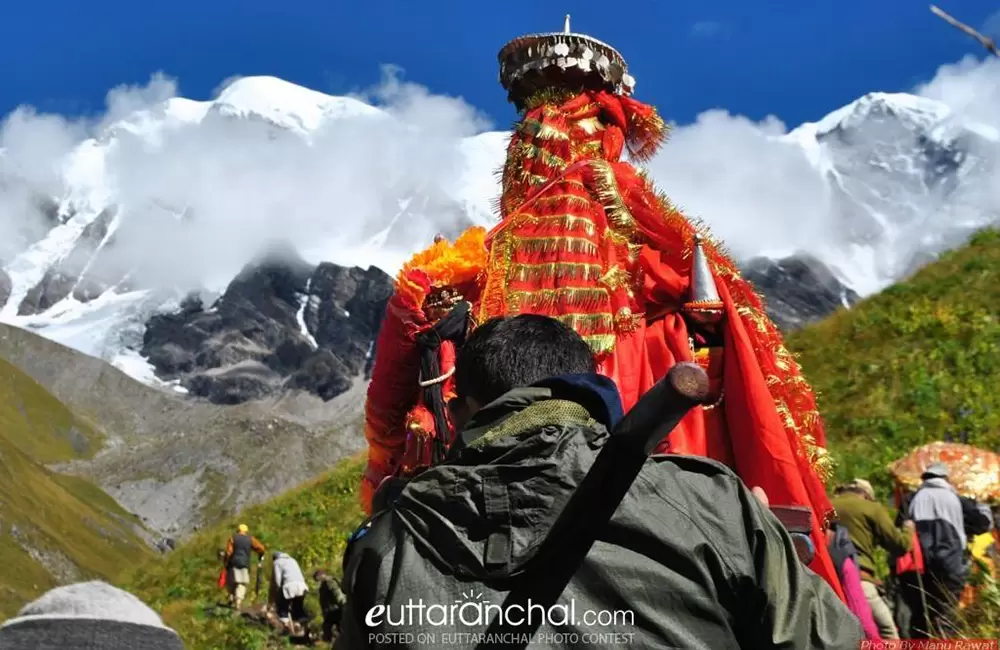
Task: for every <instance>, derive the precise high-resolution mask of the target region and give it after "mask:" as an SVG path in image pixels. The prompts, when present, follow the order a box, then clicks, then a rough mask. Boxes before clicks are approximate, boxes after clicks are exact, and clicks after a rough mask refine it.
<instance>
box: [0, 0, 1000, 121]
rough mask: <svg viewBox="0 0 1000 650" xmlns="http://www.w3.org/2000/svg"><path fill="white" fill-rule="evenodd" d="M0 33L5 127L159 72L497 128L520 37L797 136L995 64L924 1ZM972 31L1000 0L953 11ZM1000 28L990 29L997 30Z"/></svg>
mask: <svg viewBox="0 0 1000 650" xmlns="http://www.w3.org/2000/svg"><path fill="white" fill-rule="evenodd" d="M5 5H7V6H5V7H4V9H3V14H2V19H0V61H3V62H4V63H3V65H2V66H0V114H7V113H9V112H10V111H11V110H13V109H14V108H15V107H16V106H18V105H20V104H30V105H33V106H35V107H37V108H38V109H39V110H40V111H44V112H58V113H64V114H69V115H79V114H88V113H94V112H99V111H101V110H102V108H103V102H104V96H105V94H106V92H107V91H108V89H110V88H112V87H114V86H116V85H119V84H123V83H126V84H142V83H145V82H146V81H147V80H148V79H149V77H150V75H151V74H152V73H154V72H157V71H163V72H164V73H166V74H167V75H169V76H171V77H174V78H176V79H178V80H179V85H180V92H181V94H182V95H184V96H187V97H191V98H194V99H207V98H209V97H210V96H211V94H212V91H213V90H214V89H215V88H216V87H217V86H218V85H219V83H220V82H222V81H223V80H224V79H226V78H228V77H231V76H234V75H256V74H270V75H276V76H279V77H282V78H285V79H288V80H290V81H294V82H296V83H299V84H302V85H306V86H309V87H311V88H315V89H317V90H322V91H324V92H329V93H333V94H337V93H345V92H350V91H354V90H361V89H364V88H367V87H370V86H371V85H373V84H375V83H376V82H377V81H378V80H379V78H380V65H381V64H396V65H398V66H401V67H402V68H403V69H404V70H405V79H406V80H408V81H412V82H416V83H420V84H422V85H425V86H427V87H428V88H429V89H430V90H431V91H432V92H434V93H443V94H449V95H460V96H462V97H464V98H465V99H466V100H467V101H469V102H470V103H472V104H473V105H475V106H476V107H478V108H479V109H481V110H483V111H485V112H486V113H487V114H488V115H489V116H490V117H491V118H493V120H494V121H495V122H496V123H497V125H498V126H501V127H506V126H507V124H508V123H509V122H510V121H511V120H513V119H514V117H515V116H514V113H513V110H512V109H511V108H510V107H509V106H508V105H507V104H506V101H505V97H504V92H503V90H502V89H501V88H500V86H499V83H498V82H497V63H496V53H497V51H498V50H499V48H500V47H501V46H502V45H503V44H504V43H505V42H506V41H507V40H509V39H510V38H513V37H515V36H518V35H520V34H523V33H528V32H533V31H556V30H559V29H561V27H562V19H563V15H564V14H565V13H567V12H568V13H570V14H572V16H573V19H572V20H573V27H574V31H580V32H584V33H589V34H591V35H592V36H595V37H596V38H599V39H601V40H604V41H606V42H608V43H610V44H612V45H613V46H615V47H617V48H618V49H619V50H620V51H621V52H622V53H623V55H624V56H625V58H626V60H627V61H628V62H629V65H630V67H631V71H632V73H633V75H634V76H635V77H636V78H637V89H636V97H638V98H639V99H642V100H644V101H647V102H651V103H654V104H656V105H657V106H658V107H659V109H660V111H661V113H662V114H663V115H664V116H665V117H667V118H668V119H671V120H676V121H678V122H681V123H687V122H690V121H692V120H693V119H694V117H695V116H696V115H697V114H698V113H700V112H702V111H705V110H708V109H712V108H719V107H721V108H726V109H728V110H729V111H731V112H733V113H738V114H743V115H746V116H748V117H750V118H752V119H755V120H758V119H762V118H763V117H765V116H766V115H768V114H775V115H777V116H778V117H780V118H781V119H782V120H784V121H785V122H786V124H788V125H789V126H794V125H797V124H798V123H800V122H802V121H806V120H814V119H817V118H818V117H820V116H822V115H824V114H825V113H827V112H829V111H830V110H832V109H834V108H836V107H838V106H840V105H842V104H844V103H847V102H849V101H851V100H853V99H855V98H856V97H857V96H859V95H861V94H863V93H865V92H868V91H872V90H887V91H896V90H908V89H910V88H911V87H912V86H914V85H915V84H917V83H919V82H921V81H926V80H929V79H930V78H931V77H932V76H933V74H934V72H935V70H936V69H937V68H938V66H939V65H941V64H944V63H950V62H953V61H956V60H958V59H960V58H961V57H962V56H964V55H966V54H968V53H974V54H976V55H980V54H982V50H981V48H980V47H979V46H978V44H977V43H975V42H974V41H973V40H971V39H970V38H968V37H966V36H964V35H962V34H961V33H959V32H958V31H957V30H955V29H953V28H951V27H949V26H948V25H947V24H945V23H944V22H942V21H941V20H940V19H939V18H937V17H935V16H934V15H933V14H931V12H930V11H929V10H928V5H927V4H926V3H925V2H922V1H916V0H877V1H876V0H838V1H837V2H831V1H829V0H810V1H809V2H797V3H793V2H790V1H789V0H784V1H782V2H777V1H776V0H757V1H756V2H746V1H745V0H719V1H715V2H709V1H708V0H702V1H701V2H693V1H688V0H672V1H670V2H667V1H666V0H633V1H632V2H595V1H591V0H587V1H580V0H574V1H573V2H570V1H568V0H567V1H564V2H552V1H551V0H533V1H532V0H507V1H506V2H477V1H471V0H465V1H464V2H459V1H457V0H448V1H444V0H442V1H439V2H428V1H424V2H415V1H413V0H392V1H386V0H370V1H367V2H364V1H362V2H349V3H345V2H342V1H339V0H323V1H316V0H290V1H287V2H279V1H278V0H240V1H234V0H199V1H195V0H172V1H170V2H155V3H153V2H149V3H144V2H137V1H136V0H91V1H90V2H84V1H82V0H35V1H33V2H11V3H5ZM940 6H941V7H942V8H943V9H945V10H946V11H949V12H950V13H952V14H953V15H956V17H958V18H959V19H961V20H964V21H966V22H969V23H971V24H973V25H975V26H977V27H979V26H982V25H984V24H986V23H987V22H989V20H990V16H991V15H993V16H995V15H996V12H997V10H998V9H1000V6H998V4H997V2H996V0H962V2H958V0H941V2H940ZM995 23H996V20H995V19H994V24H995Z"/></svg>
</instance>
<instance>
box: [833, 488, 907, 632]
mask: <svg viewBox="0 0 1000 650" xmlns="http://www.w3.org/2000/svg"><path fill="white" fill-rule="evenodd" d="M831 503H832V504H833V507H834V509H835V510H836V511H837V517H838V518H839V520H840V523H841V524H843V525H844V527H845V528H847V532H848V534H849V535H850V537H851V542H852V543H853V544H854V547H855V548H856V549H857V551H858V557H857V563H858V571H860V572H861V586H862V588H863V589H864V591H865V598H866V599H867V600H868V605H869V606H870V607H871V610H872V616H874V617H875V623H876V624H877V625H878V628H879V636H881V637H882V638H883V639H898V638H899V631H898V630H897V629H896V622H895V621H894V620H893V615H892V610H891V609H890V608H889V604H888V603H887V602H886V601H885V598H884V596H883V595H882V593H881V592H880V590H879V587H880V585H879V582H878V580H877V579H876V577H875V549H876V548H878V547H882V548H884V549H886V550H887V551H889V553H890V554H892V555H902V554H903V553H906V552H907V551H908V550H910V545H911V543H912V541H911V540H912V538H913V532H912V531H913V523H912V522H909V521H906V522H904V524H903V528H897V527H896V526H895V524H894V523H893V521H892V517H891V515H890V514H889V511H888V510H887V509H886V508H885V506H883V505H882V504H880V503H879V502H877V501H876V500H875V490H874V489H873V488H872V485H871V483H869V482H868V481H866V480H864V479H861V478H856V479H854V480H853V481H851V482H850V483H848V484H846V485H842V486H839V487H838V488H837V489H836V491H835V496H834V498H833V499H832V500H831Z"/></svg>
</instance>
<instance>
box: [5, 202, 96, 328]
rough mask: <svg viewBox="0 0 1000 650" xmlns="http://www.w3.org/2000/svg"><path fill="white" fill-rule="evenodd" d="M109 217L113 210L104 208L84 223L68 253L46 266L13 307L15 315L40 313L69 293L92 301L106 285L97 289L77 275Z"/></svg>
mask: <svg viewBox="0 0 1000 650" xmlns="http://www.w3.org/2000/svg"><path fill="white" fill-rule="evenodd" d="M113 218H114V213H113V212H111V211H109V210H105V211H104V212H102V213H101V214H100V215H98V216H97V218H96V219H94V220H93V221H91V222H90V223H89V224H87V227H86V228H84V229H83V233H81V235H80V238H79V239H77V241H76V244H75V245H74V246H73V249H72V250H71V251H70V253H69V255H67V256H66V257H65V258H63V259H62V260H61V261H59V262H58V263H57V264H56V265H54V266H52V267H50V268H49V269H48V270H47V271H46V272H45V275H44V276H43V277H42V279H41V281H40V282H39V283H38V284H36V285H35V286H34V287H32V288H31V289H30V290H29V291H28V293H27V294H26V295H25V296H24V300H22V301H21V304H20V305H19V306H18V308H17V313H18V315H19V316H30V315H33V314H40V313H42V312H44V311H45V310H47V309H49V308H50V307H52V306H53V305H55V304H56V303H57V302H59V301H60V300H63V299H64V298H66V297H68V296H69V295H70V294H73V295H74V297H75V298H76V299H77V300H81V301H84V302H85V301H86V300H92V299H93V298H96V297H97V296H99V295H100V294H101V293H102V292H103V291H104V289H106V288H107V287H103V288H100V289H98V287H96V286H94V285H93V284H92V283H87V284H81V283H80V276H81V275H82V274H83V272H84V271H85V270H86V269H87V267H88V265H89V264H90V262H91V260H93V258H94V255H95V254H96V253H97V251H98V250H99V249H100V247H101V244H102V243H103V242H104V239H105V237H107V235H108V229H109V227H110V226H111V220H112V219H113ZM74 289H75V291H74Z"/></svg>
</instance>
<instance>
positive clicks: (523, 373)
mask: <svg viewBox="0 0 1000 650" xmlns="http://www.w3.org/2000/svg"><path fill="white" fill-rule="evenodd" d="M593 372H596V366H595V364H594V354H593V352H591V350H590V346H589V345H587V342H586V341H584V340H583V338H582V337H581V336H580V335H579V334H577V333H576V332H575V331H574V330H573V329H572V328H570V327H568V326H567V325H564V324H563V323H561V322H560V321H558V320H556V319H554V318H549V317H548V316H539V315H535V314H519V315H517V316H507V317H500V318H493V319H491V320H488V321H486V322H485V323H483V324H482V325H480V326H479V327H478V328H476V330H475V331H473V333H472V334H471V335H470V336H469V338H468V340H466V342H465V345H463V346H462V348H461V350H460V351H459V353H458V358H457V359H456V362H455V392H456V393H457V394H458V397H461V398H467V397H471V398H472V399H474V400H476V401H477V402H478V403H479V404H480V406H485V405H486V404H489V403H490V402H492V401H493V400H495V399H497V398H498V397H500V396H501V395H503V394H504V393H506V392H507V391H509V390H512V389H514V388H519V387H522V386H530V385H531V384H534V383H535V382H538V381H541V380H543V379H548V378H549V377H555V376H558V375H569V374H583V373H593Z"/></svg>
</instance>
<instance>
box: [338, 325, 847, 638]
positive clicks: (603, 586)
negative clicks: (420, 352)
mask: <svg viewBox="0 0 1000 650" xmlns="http://www.w3.org/2000/svg"><path fill="white" fill-rule="evenodd" d="M455 388H456V391H457V394H458V396H457V397H456V398H455V399H454V400H452V402H451V403H450V404H449V407H450V410H451V412H452V415H453V417H454V421H455V423H456V426H457V428H458V430H459V435H458V437H457V438H456V440H455V441H454V443H453V444H452V447H451V448H450V449H449V455H448V458H447V459H446V460H445V462H443V463H442V464H439V465H437V466H435V467H432V468H430V469H427V470H425V471H424V472H423V473H421V474H419V475H417V476H416V477H414V478H412V479H410V480H409V482H408V483H407V484H406V485H405V487H403V488H402V489H401V490H400V489H398V486H393V489H394V490H395V492H396V494H395V497H394V500H387V503H386V507H385V509H383V510H382V511H380V512H377V513H375V514H374V515H373V516H372V517H371V518H370V519H369V520H368V521H367V522H365V524H363V525H362V526H361V527H360V528H359V529H358V531H357V532H356V533H355V534H354V535H353V536H352V541H351V543H350V545H349V548H348V551H347V553H346V555H345V560H344V563H345V572H344V586H345V590H346V593H347V606H346V608H345V611H344V616H343V619H342V622H341V632H340V635H339V636H338V637H337V642H336V643H335V645H334V647H335V648H377V647H394V648H437V647H445V646H447V647H455V648H473V647H524V645H525V644H526V642H527V641H528V640H529V639H526V638H523V637H520V636H519V635H518V634H517V633H516V632H514V633H510V634H507V633H505V634H504V635H496V637H497V638H494V635H492V633H491V632H490V623H491V622H494V623H495V622H496V620H497V617H498V616H502V617H503V620H504V622H506V623H507V624H508V625H513V626H514V628H515V629H524V628H522V627H521V623H522V622H523V623H530V622H531V621H535V622H539V621H540V624H539V625H538V627H537V632H536V633H535V636H534V637H533V638H531V639H530V641H531V642H532V645H531V647H534V648H565V647H571V646H587V647H617V646H622V645H630V646H632V647H637V648H687V649H692V650H697V649H699V648H703V649H706V650H707V649H713V650H714V649H718V648H738V647H740V648H754V649H766V648H778V647H782V648H843V649H844V650H847V649H850V650H855V649H856V648H857V647H858V646H859V644H860V642H861V640H862V639H863V638H864V635H863V633H862V630H861V627H860V625H859V623H858V621H857V619H856V618H855V617H854V616H853V615H852V614H851V612H850V611H849V610H848V609H847V607H846V606H845V605H844V603H842V602H841V601H840V600H839V599H838V597H837V596H836V594H835V593H834V592H833V590H832V589H831V588H830V587H829V585H827V584H826V583H825V582H824V581H823V579H822V578H820V577H819V576H818V575H816V574H814V573H813V572H811V571H810V570H809V569H808V568H807V567H805V566H804V565H803V564H802V563H801V562H800V561H799V560H798V558H797V555H796V551H795V548H794V546H793V543H792V540H791V537H790V536H789V534H788V533H787V531H786V530H785V529H784V527H783V526H782V525H781V523H780V522H779V521H778V520H777V519H776V518H775V516H774V515H773V514H772V513H771V512H770V510H769V509H768V508H767V507H766V506H764V505H763V504H762V503H761V502H760V501H758V499H757V498H755V496H754V494H752V493H751V491H750V490H749V489H748V488H747V487H746V486H745V485H744V484H743V483H742V482H741V481H740V480H739V478H738V477H737V476H736V475H735V474H734V473H733V472H732V471H731V470H730V469H728V468H727V467H725V466H724V465H722V464H721V463H717V462H715V461H711V460H708V459H705V458H700V457H693V456H692V457H688V456H677V455H659V456H654V457H652V458H650V459H649V460H647V462H646V463H645V465H644V466H643V469H642V471H641V472H640V474H639V476H638V477H637V479H636V480H635V482H634V483H633V484H632V486H631V489H630V491H629V493H628V495H627V496H626V498H625V499H624V500H623V502H622V503H621V504H620V506H619V507H618V509H617V511H616V513H615V514H614V516H613V517H612V519H611V521H610V522H609V523H608V525H607V527H606V528H605V529H604V531H603V533H602V534H601V535H600V538H599V539H598V540H597V541H596V542H595V543H594V545H593V546H592V547H591V549H590V551H589V553H588V554H587V556H586V558H585V560H584V562H583V564H582V565H581V566H579V567H576V568H575V573H574V575H573V578H572V580H571V581H570V582H569V584H568V586H567V587H566V589H565V590H563V592H562V594H561V595H560V596H559V600H558V602H557V604H556V605H555V606H554V607H552V608H551V609H549V610H548V611H546V612H538V611H537V610H533V609H532V605H531V603H530V602H529V604H528V606H527V607H523V608H521V609H520V610H519V611H514V608H510V607H507V608H505V607H504V606H503V605H502V603H504V599H505V597H507V595H508V594H509V593H510V591H511V585H512V584H515V583H517V581H518V580H523V575H522V573H523V572H525V571H527V570H528V568H529V567H531V566H538V565H539V564H541V565H542V566H543V567H545V572H544V575H549V573H548V570H549V569H553V568H555V567H558V566H559V562H560V560H561V557H560V556H559V553H552V554H551V555H549V556H547V557H542V558H540V557H536V552H537V551H538V548H539V544H540V542H541V541H542V540H543V539H544V538H545V536H546V534H547V533H548V532H549V530H550V528H551V526H552V524H553V522H554V520H555V519H556V518H557V517H558V515H559V514H560V512H561V509H562V508H563V507H564V506H565V504H566V503H567V501H568V500H569V497H570V495H571V493H572V492H573V491H574V489H575V488H576V487H577V486H578V485H579V483H580V481H581V479H582V478H583V476H584V474H585V473H586V472H587V470H588V469H589V467H590V465H591V464H592V463H593V461H594V459H595V457H596V455H597V454H598V453H599V452H600V450H601V448H602V447H603V445H604V444H605V443H606V442H607V440H608V436H609V433H608V432H609V430H611V429H612V428H613V426H614V424H615V423H616V422H617V421H618V419H620V418H621V410H622V408H621V401H620V397H619V396H618V392H617V388H616V387H615V384H614V383H613V382H612V381H611V380H610V379H608V378H606V377H603V376H601V375H598V374H596V372H595V367H594V361H593V357H592V354H591V351H590V348H589V346H588V345H587V343H586V342H585V341H584V340H583V339H582V338H581V337H580V336H579V335H577V334H576V333H575V332H574V331H573V330H572V329H570V328H569V327H567V326H565V325H563V324H562V323H560V322H559V321H557V320H554V319H551V318H548V317H544V316H537V315H519V316H514V317H508V318H501V319H494V320H491V321H488V322H486V323H484V324H482V325H481V326H480V327H478V328H477V329H476V330H475V331H474V332H473V333H472V335H471V336H470V337H469V339H468V340H467V341H466V343H465V345H464V346H463V347H462V348H461V350H460V352H459V356H458V361H457V367H456V371H455ZM529 563H530V564H529ZM569 568H570V569H572V568H574V567H569ZM531 575H537V576H540V577H542V576H543V574H531ZM535 607H540V606H539V605H537V604H536V605H535ZM525 610H526V611H525ZM500 637H502V638H500Z"/></svg>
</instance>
